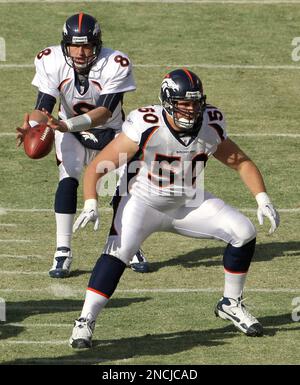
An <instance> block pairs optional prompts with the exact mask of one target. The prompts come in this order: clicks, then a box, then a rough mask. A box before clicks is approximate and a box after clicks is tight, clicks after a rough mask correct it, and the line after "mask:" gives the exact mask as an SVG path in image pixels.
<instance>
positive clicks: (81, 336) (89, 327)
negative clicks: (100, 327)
mask: <svg viewBox="0 0 300 385" xmlns="http://www.w3.org/2000/svg"><path fill="white" fill-rule="evenodd" d="M94 329H95V321H91V320H88V319H87V318H79V319H76V320H75V323H74V328H73V332H72V335H71V338H70V340H69V343H70V345H71V346H72V348H74V349H89V348H91V347H92V337H93V331H94Z"/></svg>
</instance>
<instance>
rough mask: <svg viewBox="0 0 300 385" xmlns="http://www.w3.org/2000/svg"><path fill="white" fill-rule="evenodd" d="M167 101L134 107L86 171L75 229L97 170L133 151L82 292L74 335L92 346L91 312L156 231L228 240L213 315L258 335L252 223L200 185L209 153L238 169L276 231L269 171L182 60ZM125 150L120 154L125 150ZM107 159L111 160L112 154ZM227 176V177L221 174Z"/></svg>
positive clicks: (90, 204) (93, 216)
mask: <svg viewBox="0 0 300 385" xmlns="http://www.w3.org/2000/svg"><path fill="white" fill-rule="evenodd" d="M160 99H161V105H150V106H146V107H143V108H139V109H137V110H135V111H132V112H131V113H130V114H129V115H128V117H127V120H126V121H125V122H124V124H123V127H122V133H121V134H120V135H119V136H118V137H117V138H115V139H114V140H113V141H112V142H111V143H110V144H109V145H108V146H107V147H106V148H105V149H104V150H103V151H102V152H101V153H100V154H98V155H97V157H96V158H95V159H94V160H93V161H92V162H91V163H90V165H89V166H88V168H87V169H86V172H85V175H84V198H85V205H84V209H83V211H82V213H81V214H80V215H79V217H78V218H77V220H76V222H75V224H74V230H75V231H76V230H77V229H78V228H79V227H84V226H85V225H86V224H87V223H88V222H89V221H91V222H97V221H99V215H98V210H97V191H96V185H97V182H98V180H99V178H101V177H103V175H104V174H105V173H107V172H109V171H110V169H113V168H114V167H115V168H117V167H119V166H120V159H123V160H124V158H125V157H124V155H126V157H127V172H126V173H124V174H123V176H122V179H121V183H120V185H119V187H118V189H117V191H116V195H115V197H114V216H113V221H112V225H111V230H110V233H109V236H108V239H107V243H106V245H105V247H104V250H103V253H102V255H101V257H100V258H99V259H98V261H97V263H96V265H95V267H94V269H93V272H92V274H91V278H90V281H89V284H88V288H87V291H86V298H85V302H84V305H83V309H82V312H81V315H80V317H79V318H78V319H77V320H75V325H74V328H73V333H72V336H71V338H70V344H71V346H72V347H74V348H89V347H91V345H92V341H91V340H92V334H93V330H94V327H95V321H96V318H97V316H98V315H99V313H100V312H101V311H102V309H103V308H104V306H105V305H106V303H107V302H108V301H109V299H110V297H111V296H112V294H113V293H114V291H115V289H116V287H117V284H118V282H119V279H120V277H121V276H122V274H123V272H124V269H125V267H126V265H128V263H129V261H130V256H131V255H132V254H133V253H135V252H136V251H137V250H138V249H139V247H140V246H141V244H142V242H143V241H144V240H145V239H146V238H147V237H148V236H149V235H150V234H152V233H153V232H157V231H169V232H173V233H177V234H181V235H185V236H187V237H193V238H199V239H203V238H211V239H218V240H221V241H224V242H225V243H226V248H225V251H224V258H223V264H224V272H225V286H224V293H223V296H222V298H221V299H220V300H219V302H218V303H217V305H216V307H215V314H216V315H217V316H219V317H221V318H223V319H227V320H230V321H231V322H232V323H233V324H234V325H235V326H236V327H237V328H238V329H239V330H240V331H242V332H243V333H245V334H246V335H248V336H261V335H262V334H263V327H262V325H261V323H260V322H259V321H258V320H257V319H256V318H255V317H254V316H253V315H251V314H250V313H249V311H248V310H247V309H246V307H245V304H244V302H243V289H244V285H245V280H246V276H247V271H248V269H249V266H250V263H251V259H252V257H253V254H254V250H255V242H256V230H255V227H254V225H253V224H252V223H251V221H250V220H249V219H248V218H247V217H245V216H244V215H243V214H242V213H240V212H239V211H238V210H236V209H235V208H233V207H231V206H229V205H228V204H226V203H225V202H224V201H223V200H221V199H219V198H217V197H215V196H214V195H213V194H211V193H209V192H206V191H204V189H203V185H201V183H200V184H199V183H197V181H198V180H199V179H200V180H201V175H203V169H204V167H205V164H206V162H207V160H208V158H209V157H210V156H212V155H213V156H214V157H215V158H216V159H218V160H219V161H220V162H222V163H223V164H225V165H226V166H229V167H230V168H232V169H233V170H235V171H237V172H238V173H239V175H240V177H241V179H242V181H243V182H244V183H245V185H246V186H247V187H248V189H249V190H250V192H251V193H252V194H253V196H254V197H255V199H256V201H257V204H258V209H257V214H258V218H259V222H260V224H262V222H263V217H264V216H266V217H267V218H268V219H269V220H270V222H271V228H270V233H273V232H274V231H275V229H276V228H277V226H278V225H279V216H278V213H277V211H276V209H275V208H274V206H273V205H272V203H271V201H270V198H269V196H268V195H267V193H266V188H265V184H264V181H263V177H262V175H261V173H260V171H259V170H258V168H257V167H256V165H255V164H254V163H253V161H251V160H250V158H249V157H248V156H247V155H246V154H245V153H244V152H243V151H242V150H241V149H240V148H239V147H238V146H237V145H236V144H235V143H234V142H233V141H232V140H231V139H229V137H227V134H226V130H225V119H224V114H223V112H221V111H220V110H219V109H218V108H216V107H214V106H212V105H209V104H207V103H206V96H205V95H204V93H203V88H202V83H201V80H200V79H199V77H198V76H197V75H195V74H194V73H193V72H191V71H189V70H187V69H185V68H182V69H177V70H174V71H172V72H170V73H168V74H167V75H166V76H165V78H164V79H163V81H162V84H161V90H160ZM120 154H122V157H120ZM108 161H109V162H108ZM222 183H223V181H222Z"/></svg>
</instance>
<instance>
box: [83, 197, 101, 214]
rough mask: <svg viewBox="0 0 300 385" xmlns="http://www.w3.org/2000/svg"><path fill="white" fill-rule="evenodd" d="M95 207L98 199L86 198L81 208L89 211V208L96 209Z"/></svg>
mask: <svg viewBox="0 0 300 385" xmlns="http://www.w3.org/2000/svg"><path fill="white" fill-rule="evenodd" d="M97 207H98V201H97V199H87V200H86V201H85V202H84V207H83V209H84V210H85V211H91V210H94V211H97Z"/></svg>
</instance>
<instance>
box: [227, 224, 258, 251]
mask: <svg viewBox="0 0 300 385" xmlns="http://www.w3.org/2000/svg"><path fill="white" fill-rule="evenodd" d="M235 238H236V239H235V240H234V241H233V242H231V243H232V245H233V246H234V247H242V246H243V245H246V244H247V243H249V242H250V241H252V240H253V239H254V238H256V229H255V226H254V225H253V223H252V222H251V221H250V219H248V218H246V217H244V220H243V223H239V224H238V229H237V231H236V237H235Z"/></svg>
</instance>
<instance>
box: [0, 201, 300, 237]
mask: <svg viewBox="0 0 300 385" xmlns="http://www.w3.org/2000/svg"><path fill="white" fill-rule="evenodd" d="M237 209H238V210H240V211H243V212H245V213H254V212H256V210H257V209H256V208H241V207H240V208H239V207H237ZM81 210H82V209H81V208H79V209H77V213H80V211H81ZM100 210H101V212H107V213H111V212H112V208H110V207H102V208H100ZM277 211H279V212H280V213H299V212H300V207H295V208H291V209H288V208H281V209H279V208H277ZM44 212H49V213H53V212H54V211H53V209H11V208H4V207H0V215H1V214H2V215H5V214H7V213H44ZM5 241H7V242H13V240H12V239H11V240H3V242H5ZM0 242H1V240H0ZM19 242H33V241H27V240H19Z"/></svg>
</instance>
